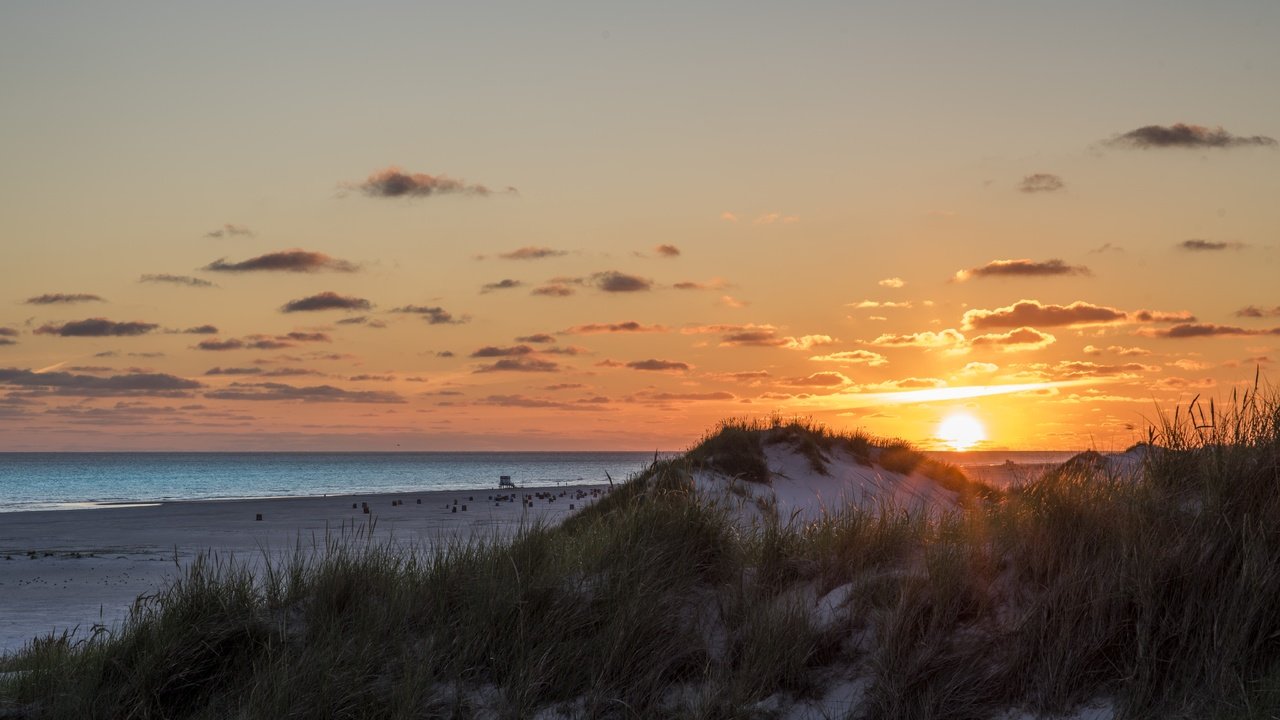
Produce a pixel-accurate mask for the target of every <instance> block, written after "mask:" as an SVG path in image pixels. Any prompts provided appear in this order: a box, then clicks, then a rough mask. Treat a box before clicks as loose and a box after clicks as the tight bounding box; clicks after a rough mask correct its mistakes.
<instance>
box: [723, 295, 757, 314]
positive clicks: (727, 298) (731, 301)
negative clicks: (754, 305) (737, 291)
mask: <svg viewBox="0 0 1280 720" xmlns="http://www.w3.org/2000/svg"><path fill="white" fill-rule="evenodd" d="M716 302H717V303H718V304H720V305H723V306H724V307H727V308H733V309H734V310H741V309H742V308H744V307H746V306H748V305H750V304H751V303H749V302H747V301H745V300H739V299H738V298H736V297H734V296H732V295H721V296H720V299H719V300H717V301H716Z"/></svg>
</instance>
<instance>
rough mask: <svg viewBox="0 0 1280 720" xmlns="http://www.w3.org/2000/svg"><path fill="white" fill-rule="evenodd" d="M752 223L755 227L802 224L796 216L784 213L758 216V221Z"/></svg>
mask: <svg viewBox="0 0 1280 720" xmlns="http://www.w3.org/2000/svg"><path fill="white" fill-rule="evenodd" d="M751 222H752V223H753V224H755V225H773V224H774V223H781V224H784V225H790V224H791V223H797V222H800V218H798V217H796V216H795V215H784V214H782V213H777V212H771V213H765V214H763V215H760V216H757V217H756V219H755V220H752V221H751Z"/></svg>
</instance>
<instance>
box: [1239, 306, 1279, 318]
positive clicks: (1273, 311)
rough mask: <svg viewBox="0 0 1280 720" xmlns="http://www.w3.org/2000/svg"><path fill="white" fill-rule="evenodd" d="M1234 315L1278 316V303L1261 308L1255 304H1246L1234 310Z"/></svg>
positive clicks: (1247, 316) (1254, 316) (1250, 316)
mask: <svg viewBox="0 0 1280 720" xmlns="http://www.w3.org/2000/svg"><path fill="white" fill-rule="evenodd" d="M1235 316H1236V317H1242V318H1266V317H1280V305H1276V306H1275V307H1269V308H1261V307H1258V306H1257V305H1247V306H1245V307H1242V308H1240V309H1239V310H1237V311H1235Z"/></svg>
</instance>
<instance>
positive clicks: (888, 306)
mask: <svg viewBox="0 0 1280 720" xmlns="http://www.w3.org/2000/svg"><path fill="white" fill-rule="evenodd" d="M846 306H847V307H851V308H853V309H855V310H879V309H885V310H909V309H911V303H909V302H905V301H904V302H892V301H880V300H863V301H861V302H856V303H846Z"/></svg>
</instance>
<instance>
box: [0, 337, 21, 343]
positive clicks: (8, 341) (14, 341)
mask: <svg viewBox="0 0 1280 720" xmlns="http://www.w3.org/2000/svg"><path fill="white" fill-rule="evenodd" d="M17 344H18V341H17V340H10V339H9V338H7V337H0V345H17Z"/></svg>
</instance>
